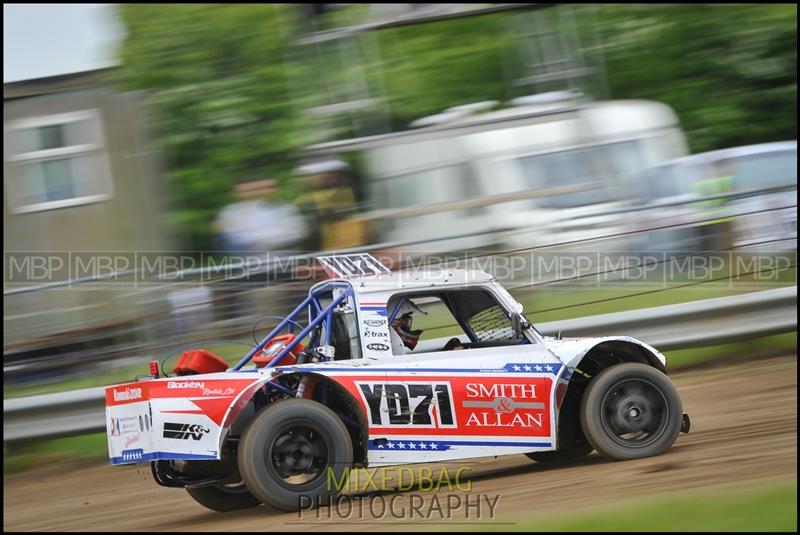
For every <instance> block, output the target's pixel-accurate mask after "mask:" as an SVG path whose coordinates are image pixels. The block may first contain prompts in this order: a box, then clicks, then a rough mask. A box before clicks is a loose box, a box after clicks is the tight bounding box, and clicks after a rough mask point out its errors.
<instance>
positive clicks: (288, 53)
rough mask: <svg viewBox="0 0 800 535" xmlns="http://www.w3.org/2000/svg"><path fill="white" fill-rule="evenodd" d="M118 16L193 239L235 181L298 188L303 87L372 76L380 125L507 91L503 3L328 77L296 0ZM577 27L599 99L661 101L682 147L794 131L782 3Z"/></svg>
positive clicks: (130, 79)
mask: <svg viewBox="0 0 800 535" xmlns="http://www.w3.org/2000/svg"><path fill="white" fill-rule="evenodd" d="M360 7H361V6H359V7H357V8H356V9H360ZM121 12H122V16H123V20H124V23H125V25H126V27H127V30H128V37H127V39H126V41H125V43H124V47H123V51H122V60H123V67H122V68H121V69H120V70H119V72H118V73H117V75H118V76H119V79H120V81H121V82H122V83H124V84H125V86H126V87H127V88H131V89H141V90H146V91H147V92H148V93H149V94H150V95H151V102H152V105H153V107H154V109H155V112H156V116H157V117H158V118H159V124H158V131H159V139H160V145H161V148H162V150H163V152H164V154H165V156H166V159H167V165H168V179H169V183H170V191H171V195H172V211H171V219H172V222H173V223H174V224H175V225H176V226H177V229H178V230H179V231H181V234H182V235H183V236H184V237H185V238H186V239H188V240H189V243H190V244H191V245H192V246H193V247H196V248H207V247H208V246H209V245H210V230H209V229H210V226H209V225H210V222H211V221H212V220H213V218H214V216H215V215H216V213H217V211H218V210H219V209H220V208H221V207H222V206H224V205H225V204H226V203H228V202H229V201H230V200H231V190H232V187H233V185H234V184H235V183H237V182H238V181H243V180H248V179H255V178H263V177H264V176H272V177H275V178H278V179H279V180H280V181H281V184H282V186H283V187H282V190H283V192H284V194H285V195H286V196H287V197H292V196H293V195H295V194H296V193H298V192H299V191H300V189H301V186H300V184H299V183H298V182H297V181H293V180H292V168H293V166H294V164H295V163H296V160H297V157H298V154H299V151H300V150H301V149H302V146H303V145H304V144H305V143H306V142H307V141H308V140H310V139H313V135H303V132H306V133H307V134H313V133H314V132H313V130H310V129H308V128H307V129H305V130H304V129H303V127H304V126H309V127H310V126H311V123H309V122H308V117H307V116H306V115H305V114H302V113H300V110H301V109H303V108H307V107H308V106H310V105H312V104H313V103H315V102H316V103H318V102H319V101H320V99H319V98H316V100H315V97H329V99H330V98H333V99H334V100H335V97H343V96H346V93H347V91H348V90H349V89H348V88H350V87H351V86H352V82H353V81H354V80H357V76H362V77H363V78H364V80H365V81H366V83H368V84H370V85H371V87H373V88H376V87H377V88H382V90H383V92H384V93H385V95H386V96H387V101H388V104H389V106H388V110H389V111H390V116H389V118H388V121H389V123H390V124H391V126H392V128H393V129H398V128H405V127H406V126H407V125H408V123H409V122H410V121H411V120H413V119H415V118H418V117H421V116H425V115H429V114H432V113H437V112H440V111H442V110H443V109H445V108H447V107H450V106H454V105H458V104H464V103H467V102H474V101H477V100H486V99H493V100H500V101H506V100H508V99H509V98H510V97H512V96H515V91H518V89H515V88H514V87H513V86H511V85H510V81H511V80H512V79H513V78H515V77H517V76H518V75H519V74H520V69H521V64H520V61H519V56H518V54H517V49H516V42H515V40H514V38H513V35H512V32H511V31H510V28H509V27H508V25H507V24H506V21H507V19H505V18H504V17H505V15H504V14H495V15H489V16H483V17H473V18H466V19H458V20H453V21H448V22H439V23H434V24H426V25H419V26H410V27H403V28H399V29H395V30H385V31H381V32H380V33H379V35H378V38H377V40H376V41H374V43H377V45H378V49H379V50H380V66H379V65H378V64H377V63H376V58H374V57H366V60H367V61H368V63H367V65H366V68H364V69H362V70H361V71H357V70H354V69H358V67H353V66H350V67H347V68H343V69H341V70H340V71H338V73H336V72H335V71H333V74H330V72H331V70H330V69H325V68H324V67H326V65H325V64H327V63H332V62H334V61H335V60H336V58H339V59H341V58H342V57H343V56H342V54H347V53H348V52H347V50H338V49H336V48H335V47H333V45H331V44H326V45H323V46H322V47H321V50H322V52H321V53H320V54H319V55H317V56H316V57H317V59H320V58H322V59H321V61H322V62H323V65H322V66H320V63H319V62H317V63H314V62H311V61H309V57H313V56H308V55H307V54H305V55H304V54H298V53H297V48H296V47H290V46H289V43H290V42H293V41H292V40H293V39H294V38H296V37H297V34H298V32H300V30H301V29H307V28H308V22H309V21H308V20H306V19H304V18H303V15H302V12H301V10H300V9H299V8H298V7H297V5H259V4H223V5H209V4H200V5H194V4H160V5H146V4H131V5H123V6H122V7H121ZM587 25H591V27H587ZM328 26H330V21H328ZM579 26H580V27H581V33H582V34H583V33H585V32H587V31H597V32H598V33H599V36H600V42H601V47H600V48H599V49H596V50H591V51H589V52H592V53H593V57H602V58H603V59H604V64H605V67H604V69H605V75H606V77H607V84H608V94H607V95H598V96H600V97H609V98H614V99H626V98H637V99H651V100H656V101H661V102H664V103H666V104H668V105H670V106H671V107H672V108H673V109H674V110H675V112H676V113H677V115H678V117H679V119H680V121H681V123H682V126H683V128H684V130H685V131H686V133H687V138H688V141H689V145H690V147H691V149H692V151H693V152H699V151H705V150H710V149H714V148H722V147H727V146H734V145H741V144H750V143H759V142H766V141H773V140H781V139H795V138H796V137H797V123H796V112H797V11H796V6H793V5H773V4H750V5H741V4H738V5H709V4H682V5H656V4H626V5H613V4H606V5H601V6H597V13H596V16H595V17H593V18H591V19H585V20H580V21H579ZM318 50H320V48H319V47H318ZM378 67H380V68H378ZM348 69H349V70H348ZM326 72H327V73H328V74H326ZM328 75H329V76H328ZM326 76H328V78H326ZM347 82H350V83H351V85H347ZM334 93H336V94H334ZM323 100H324V99H323Z"/></svg>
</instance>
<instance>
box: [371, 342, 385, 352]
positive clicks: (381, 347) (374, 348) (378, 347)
mask: <svg viewBox="0 0 800 535" xmlns="http://www.w3.org/2000/svg"><path fill="white" fill-rule="evenodd" d="M367 349H369V350H371V351H388V350H389V346H387V345H386V344H367Z"/></svg>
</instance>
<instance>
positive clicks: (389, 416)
mask: <svg viewBox="0 0 800 535" xmlns="http://www.w3.org/2000/svg"><path fill="white" fill-rule="evenodd" d="M336 379H337V381H339V382H340V383H342V384H343V386H345V387H346V388H347V389H348V390H349V391H351V392H352V393H353V394H354V395H355V396H356V398H357V399H358V400H359V402H360V403H361V405H362V407H363V410H364V413H365V415H366V416H367V418H368V421H369V427H370V435H371V436H374V435H380V434H382V433H387V434H391V435H395V436H397V437H399V436H407V437H409V439H411V438H412V437H413V438H414V439H422V438H426V439H428V440H430V439H433V438H434V437H435V438H437V439H441V438H442V437H445V436H446V437H449V440H453V438H452V437H486V438H487V439H488V438H490V437H503V438H504V439H509V438H510V437H519V438H523V437H524V438H526V439H529V438H533V437H536V438H540V439H545V438H546V439H548V440H550V439H552V433H553V424H552V421H551V420H552V416H553V415H552V407H551V402H552V397H553V395H554V394H555V392H554V389H555V382H554V381H553V379H552V376H551V375H550V374H548V373H546V372H540V374H539V375H533V374H532V373H530V374H526V375H522V374H521V373H520V375H516V374H505V375H500V374H497V375H495V374H492V375H473V376H458V375H455V376H449V377H448V376H443V375H439V374H430V375H428V374H425V373H424V371H422V370H420V371H419V372H417V373H414V374H408V373H400V372H397V373H393V372H388V376H387V378H386V379H383V378H380V379H379V378H378V377H376V376H372V377H370V376H367V375H363V376H360V377H352V378H350V377H345V376H340V377H337V378H336ZM542 444H544V442H542Z"/></svg>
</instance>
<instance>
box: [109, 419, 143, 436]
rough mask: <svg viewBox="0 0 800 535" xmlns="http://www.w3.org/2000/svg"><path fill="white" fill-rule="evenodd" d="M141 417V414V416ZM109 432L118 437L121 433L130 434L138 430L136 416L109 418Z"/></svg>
mask: <svg viewBox="0 0 800 535" xmlns="http://www.w3.org/2000/svg"><path fill="white" fill-rule="evenodd" d="M139 418H141V416H140V417H139ZM109 424H110V429H109V434H110V435H111V436H112V437H118V436H121V435H129V434H131V433H135V432H136V417H135V416H128V417H125V418H114V417H111V418H109Z"/></svg>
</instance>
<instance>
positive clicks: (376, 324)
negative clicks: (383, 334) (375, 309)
mask: <svg viewBox="0 0 800 535" xmlns="http://www.w3.org/2000/svg"><path fill="white" fill-rule="evenodd" d="M364 325H367V326H369V327H382V326H384V325H386V320H384V319H380V320H364Z"/></svg>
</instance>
